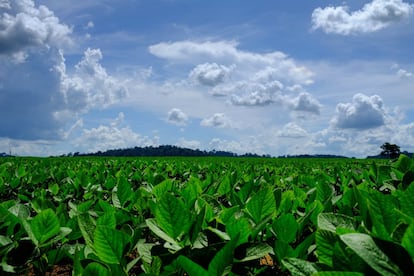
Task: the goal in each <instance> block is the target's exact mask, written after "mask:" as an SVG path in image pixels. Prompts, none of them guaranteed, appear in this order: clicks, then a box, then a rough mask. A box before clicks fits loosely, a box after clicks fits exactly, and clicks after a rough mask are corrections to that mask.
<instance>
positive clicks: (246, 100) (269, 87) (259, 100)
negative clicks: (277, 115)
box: [230, 81, 283, 106]
mask: <svg viewBox="0 0 414 276" xmlns="http://www.w3.org/2000/svg"><path fill="white" fill-rule="evenodd" d="M282 89H283V85H282V84H281V83H280V82H279V81H272V82H266V83H257V82H240V83H237V86H235V87H234V88H233V94H232V95H231V98H230V101H231V103H232V104H234V105H245V106H263V105H268V104H272V103H280V102H281V100H282V94H281V91H282Z"/></svg>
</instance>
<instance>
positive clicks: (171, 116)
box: [167, 108, 188, 126]
mask: <svg viewBox="0 0 414 276" xmlns="http://www.w3.org/2000/svg"><path fill="white" fill-rule="evenodd" d="M167 121H168V122H169V123H171V124H174V125H178V126H184V125H186V124H187V121H188V116H187V114H185V113H184V112H183V111H181V110H180V109H178V108H173V109H171V110H170V111H169V112H168V117H167Z"/></svg>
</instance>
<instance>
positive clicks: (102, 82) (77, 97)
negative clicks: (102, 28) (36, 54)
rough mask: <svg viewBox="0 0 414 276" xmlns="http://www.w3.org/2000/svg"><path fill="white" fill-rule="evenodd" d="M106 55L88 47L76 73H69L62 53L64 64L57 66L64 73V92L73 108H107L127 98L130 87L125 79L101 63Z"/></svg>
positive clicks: (62, 78) (70, 107) (62, 75)
mask: <svg viewBox="0 0 414 276" xmlns="http://www.w3.org/2000/svg"><path fill="white" fill-rule="evenodd" d="M102 58H103V55H102V52H101V50H100V49H90V48H88V49H87V50H86V51H85V52H84V56H83V57H82V60H81V61H80V62H79V63H78V64H77V65H76V66H75V72H74V73H73V74H68V73H67V72H66V71H67V70H66V65H65V59H64V57H63V54H62V53H61V60H60V64H58V65H57V66H56V67H55V68H56V70H57V71H58V72H59V73H60V75H61V91H62V93H63V95H64V99H65V103H66V105H67V106H68V108H69V109H70V110H73V111H78V112H79V111H86V110H88V109H91V108H105V107H108V106H109V105H112V104H114V103H116V102H118V101H119V100H120V99H122V98H125V97H127V95H128V89H127V88H126V86H125V85H124V84H123V81H122V80H120V79H117V78H116V77H113V76H111V75H109V74H108V73H107V72H106V69H105V68H104V67H103V66H102V65H101V64H100V61H101V60H102Z"/></svg>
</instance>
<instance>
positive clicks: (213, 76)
mask: <svg viewBox="0 0 414 276" xmlns="http://www.w3.org/2000/svg"><path fill="white" fill-rule="evenodd" d="M231 70H232V67H227V66H224V65H218V64H217V63H203V64H199V65H197V66H196V67H195V68H194V69H193V70H192V71H191V72H190V76H189V77H190V79H193V80H195V81H196V82H198V83H199V84H201V85H206V86H211V87H214V86H216V85H218V84H220V83H223V82H224V81H225V80H226V79H227V78H228V76H229V74H230V72H231Z"/></svg>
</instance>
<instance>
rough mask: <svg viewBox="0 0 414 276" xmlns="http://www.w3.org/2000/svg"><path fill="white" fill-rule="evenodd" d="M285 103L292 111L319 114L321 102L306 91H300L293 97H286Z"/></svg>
mask: <svg viewBox="0 0 414 276" xmlns="http://www.w3.org/2000/svg"><path fill="white" fill-rule="evenodd" d="M286 101H287V105H288V107H289V108H291V109H292V110H294V111H302V112H310V113H315V114H319V113H320V108H321V104H320V103H319V101H318V100H317V99H315V97H313V96H312V95H311V94H309V93H307V92H301V93H300V94H299V95H298V96H297V97H295V98H293V99H287V100H286Z"/></svg>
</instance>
